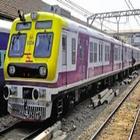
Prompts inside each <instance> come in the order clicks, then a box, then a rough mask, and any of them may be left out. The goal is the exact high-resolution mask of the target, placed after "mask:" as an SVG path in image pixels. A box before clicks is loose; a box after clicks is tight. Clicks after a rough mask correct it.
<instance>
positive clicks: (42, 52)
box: [34, 33, 53, 57]
mask: <svg viewBox="0 0 140 140" xmlns="http://www.w3.org/2000/svg"><path fill="white" fill-rule="evenodd" d="M52 38H53V34H52V33H38V34H37V39H36V44H35V52H34V56H35V57H49V56H50V54H51V47H52V40H53V39H52Z"/></svg>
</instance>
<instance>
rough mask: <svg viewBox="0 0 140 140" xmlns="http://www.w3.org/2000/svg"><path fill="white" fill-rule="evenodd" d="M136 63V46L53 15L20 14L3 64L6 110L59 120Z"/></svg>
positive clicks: (25, 117)
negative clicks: (100, 87) (86, 96)
mask: <svg viewBox="0 0 140 140" xmlns="http://www.w3.org/2000/svg"><path fill="white" fill-rule="evenodd" d="M139 64H140V49H138V48H136V47H133V46H131V45H128V44H126V43H124V42H123V41H119V40H117V39H115V38H113V37H110V36H108V35H106V34H104V33H102V32H99V31H97V30H95V29H93V28H90V27H87V26H84V25H82V24H80V23H77V22H75V21H72V20H71V19H68V18H66V17H63V16H61V15H58V14H55V13H49V12H41V11H38V12H32V13H29V14H26V15H22V16H21V15H20V16H19V18H17V19H15V20H14V22H13V24H12V28H11V33H10V37H9V42H8V48H7V51H6V59H5V63H4V76H5V82H6V85H5V87H4V98H5V99H6V100H7V101H8V112H9V113H10V114H11V115H12V116H15V117H17V118H19V119H22V120H25V121H44V120H46V119H49V118H51V117H52V116H53V117H56V118H60V117H61V116H62V115H63V114H64V113H65V112H67V111H68V110H69V108H71V107H72V106H74V105H75V104H76V103H78V102H79V101H80V99H81V98H82V97H83V96H85V95H88V94H89V92H88V91H90V93H91V92H92V93H93V94H94V92H95V90H96V89H98V88H97V87H99V86H100V85H102V86H107V85H109V84H111V83H112V82H113V81H114V79H115V80H120V79H121V78H122V77H124V76H126V75H128V73H130V72H132V71H133V69H135V68H136V67H138V66H139ZM99 83H100V84H99Z"/></svg>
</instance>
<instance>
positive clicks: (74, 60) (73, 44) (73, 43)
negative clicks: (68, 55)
mask: <svg viewBox="0 0 140 140" xmlns="http://www.w3.org/2000/svg"><path fill="white" fill-rule="evenodd" d="M75 62H76V39H75V38H72V64H75Z"/></svg>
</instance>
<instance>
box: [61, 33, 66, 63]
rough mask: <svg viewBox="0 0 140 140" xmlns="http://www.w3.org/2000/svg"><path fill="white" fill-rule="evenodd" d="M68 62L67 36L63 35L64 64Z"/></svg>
mask: <svg viewBox="0 0 140 140" xmlns="http://www.w3.org/2000/svg"><path fill="white" fill-rule="evenodd" d="M66 64H67V36H66V35H63V36H62V65H66Z"/></svg>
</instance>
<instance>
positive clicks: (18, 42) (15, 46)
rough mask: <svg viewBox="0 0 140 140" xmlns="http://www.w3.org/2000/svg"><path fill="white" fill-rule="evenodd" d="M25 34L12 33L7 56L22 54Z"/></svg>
mask: <svg viewBox="0 0 140 140" xmlns="http://www.w3.org/2000/svg"><path fill="white" fill-rule="evenodd" d="M25 42H26V34H20V33H19V34H14V35H13V36H12V38H11V43H10V50H9V56H14V57H20V56H22V55H23V52H24V47H25Z"/></svg>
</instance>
